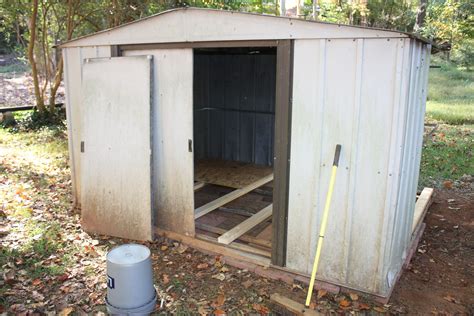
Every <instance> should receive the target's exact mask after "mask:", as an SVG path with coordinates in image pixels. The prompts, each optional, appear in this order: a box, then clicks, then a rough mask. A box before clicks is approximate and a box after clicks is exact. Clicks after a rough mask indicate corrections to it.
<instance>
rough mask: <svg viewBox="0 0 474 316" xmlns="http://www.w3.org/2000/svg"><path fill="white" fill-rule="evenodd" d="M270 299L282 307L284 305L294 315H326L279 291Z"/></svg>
mask: <svg viewBox="0 0 474 316" xmlns="http://www.w3.org/2000/svg"><path fill="white" fill-rule="evenodd" d="M270 301H272V302H273V303H275V304H277V305H278V306H280V307H283V308H284V309H285V310H287V311H289V312H291V313H292V314H294V315H301V316H302V315H308V316H313V315H314V316H316V315H324V314H322V313H320V312H317V311H315V310H312V309H309V308H306V307H305V306H304V304H301V303H298V302H295V301H293V300H291V299H289V298H288V297H285V296H283V295H280V294H278V293H274V294H272V295H270Z"/></svg>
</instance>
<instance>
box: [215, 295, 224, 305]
mask: <svg viewBox="0 0 474 316" xmlns="http://www.w3.org/2000/svg"><path fill="white" fill-rule="evenodd" d="M224 302H225V296H224V294H219V296H217V299H216V301H215V305H216V306H215V307H219V306H222V305H224Z"/></svg>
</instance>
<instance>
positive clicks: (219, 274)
mask: <svg viewBox="0 0 474 316" xmlns="http://www.w3.org/2000/svg"><path fill="white" fill-rule="evenodd" d="M212 278H213V279H217V280H220V281H224V280H225V274H224V273H218V274H214V275H213V276H212Z"/></svg>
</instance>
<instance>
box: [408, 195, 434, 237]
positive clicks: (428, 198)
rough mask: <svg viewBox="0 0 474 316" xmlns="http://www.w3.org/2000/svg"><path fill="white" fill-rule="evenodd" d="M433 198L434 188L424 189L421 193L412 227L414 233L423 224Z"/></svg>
mask: <svg viewBox="0 0 474 316" xmlns="http://www.w3.org/2000/svg"><path fill="white" fill-rule="evenodd" d="M432 198H433V189H432V188H424V189H423V191H421V194H420V196H419V197H418V200H417V201H416V204H415V212H414V214H413V224H412V227H411V231H412V233H413V232H415V231H416V228H417V227H418V226H419V225H420V224H421V223H422V222H423V219H424V218H425V215H426V212H427V211H428V208H429V207H430V205H431V202H432Z"/></svg>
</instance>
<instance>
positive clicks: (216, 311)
mask: <svg viewBox="0 0 474 316" xmlns="http://www.w3.org/2000/svg"><path fill="white" fill-rule="evenodd" d="M214 315H216V316H217V315H225V311H223V310H222V309H216V310H215V311H214Z"/></svg>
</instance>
